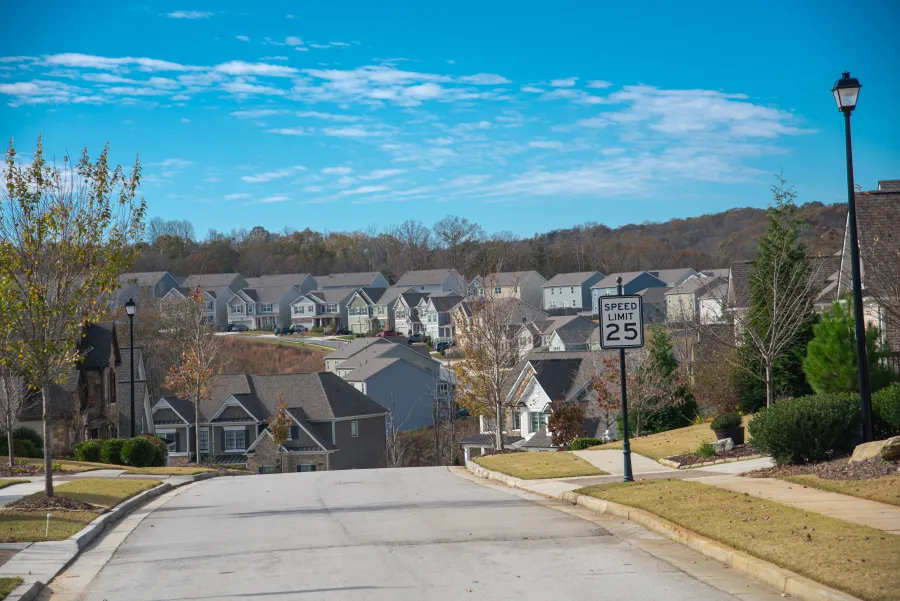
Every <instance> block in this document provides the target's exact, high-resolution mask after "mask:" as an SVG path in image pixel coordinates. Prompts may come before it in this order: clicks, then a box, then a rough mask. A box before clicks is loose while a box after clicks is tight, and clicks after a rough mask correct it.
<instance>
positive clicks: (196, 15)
mask: <svg viewBox="0 0 900 601" xmlns="http://www.w3.org/2000/svg"><path fill="white" fill-rule="evenodd" d="M166 16H167V17H169V18H170V19H208V18H210V17H211V16H213V13H209V12H203V11H199V10H176V11H173V12H170V13H166Z"/></svg>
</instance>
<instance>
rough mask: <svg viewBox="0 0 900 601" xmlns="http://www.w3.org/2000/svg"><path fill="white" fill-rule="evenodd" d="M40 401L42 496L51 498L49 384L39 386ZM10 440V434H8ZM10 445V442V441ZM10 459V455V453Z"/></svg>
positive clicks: (51, 457)
mask: <svg viewBox="0 0 900 601" xmlns="http://www.w3.org/2000/svg"><path fill="white" fill-rule="evenodd" d="M41 401H42V404H43V406H44V419H43V421H44V494H45V495H46V496H48V497H52V496H53V424H52V423H51V419H50V384H47V383H44V384H43V385H41ZM10 439H12V433H10ZM10 443H12V440H10ZM10 459H12V453H10Z"/></svg>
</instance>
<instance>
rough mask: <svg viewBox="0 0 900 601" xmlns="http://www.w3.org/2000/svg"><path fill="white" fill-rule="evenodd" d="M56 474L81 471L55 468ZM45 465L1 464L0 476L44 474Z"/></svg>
mask: <svg viewBox="0 0 900 601" xmlns="http://www.w3.org/2000/svg"><path fill="white" fill-rule="evenodd" d="M53 473H54V474H60V475H67V474H78V473H81V472H77V471H76V472H73V471H70V470H53ZM43 475H44V466H43V465H17V466H15V467H9V466H8V465H3V466H0V478H14V477H16V476H43Z"/></svg>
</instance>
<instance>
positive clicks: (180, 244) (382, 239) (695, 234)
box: [133, 202, 847, 282]
mask: <svg viewBox="0 0 900 601" xmlns="http://www.w3.org/2000/svg"><path fill="white" fill-rule="evenodd" d="M846 211H847V209H846V205H845V204H834V205H823V204H822V203H819V202H812V203H807V204H805V205H802V206H801V207H799V209H798V213H799V216H800V218H801V219H802V220H803V222H804V224H805V227H804V231H803V238H804V241H805V243H806V244H807V246H808V248H809V250H810V252H812V253H817V252H821V253H833V252H835V251H836V250H838V249H839V248H840V244H841V238H842V236H843V228H844V222H845V220H846ZM765 226H766V214H765V211H764V210H762V209H753V208H741V209H731V210H728V211H724V212H722V213H715V214H710V215H703V216H700V217H691V218H688V219H673V220H671V221H666V222H664V223H643V224H640V225H637V224H632V225H625V226H622V227H618V228H615V229H611V228H609V227H607V226H605V225H602V224H598V223H595V222H589V223H584V224H582V225H578V226H575V227H573V228H569V229H562V230H553V231H550V232H547V233H543V234H536V235H534V236H532V237H530V238H519V237H516V236H514V235H513V234H511V233H510V232H499V233H496V234H491V235H488V234H486V233H485V232H484V230H483V229H482V228H481V226H479V225H478V224H477V223H474V222H471V221H469V220H468V219H465V218H460V217H453V216H448V217H446V218H444V219H442V220H440V221H438V222H437V223H435V224H434V225H433V226H431V227H428V226H426V225H425V224H423V223H421V222H418V221H406V222H404V223H402V224H400V225H398V226H392V227H387V228H383V229H380V230H379V229H378V228H370V229H369V230H368V231H365V232H317V231H313V230H310V229H308V228H307V229H304V230H302V231H296V230H292V229H289V228H286V229H285V230H284V231H282V232H280V233H275V232H269V231H267V230H266V229H264V228H262V227H260V226H257V227H254V228H253V229H252V230H249V231H248V230H245V229H241V230H232V231H231V232H230V233H227V234H226V233H224V232H217V231H215V230H210V232H209V233H208V235H207V237H206V239H205V240H203V241H197V240H196V238H197V236H194V235H193V227H191V226H190V224H188V223H186V222H183V221H170V222H167V221H165V220H161V219H159V218H156V219H154V220H153V221H152V222H151V227H150V228H149V230H148V231H149V235H148V243H147V244H146V247H145V249H144V252H143V253H142V255H141V258H140V260H139V261H138V264H137V265H135V267H134V269H133V270H134V271H158V270H167V271H169V272H171V273H174V274H180V275H186V274H191V273H223V272H239V273H241V274H242V275H243V276H245V277H255V276H259V275H266V274H273V273H312V274H317V275H318V274H327V273H344V272H359V271H381V272H382V273H384V274H385V275H386V276H388V277H389V278H390V280H391V281H392V282H393V281H395V280H396V278H398V277H399V276H400V275H401V274H402V273H403V272H405V271H407V270H410V269H426V268H442V267H454V268H456V269H457V270H459V271H460V272H461V273H462V274H463V275H465V276H467V277H472V276H474V275H475V274H483V273H487V272H490V271H494V270H496V269H497V265H498V264H501V262H502V270H503V271H519V270H527V269H535V270H537V271H538V272H540V273H541V274H542V275H544V277H547V278H550V277H552V276H553V275H555V274H556V273H563V272H571V271H589V270H599V271H601V272H603V273H612V272H617V271H633V270H641V269H666V268H674V267H693V268H695V269H698V270H699V269H710V268H715V267H727V266H728V265H729V264H730V263H731V261H732V260H747V259H752V258H753V254H754V251H755V248H756V242H757V240H758V238H759V236H760V235H761V234H762V232H763V230H764V229H765Z"/></svg>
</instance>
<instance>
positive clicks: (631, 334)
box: [600, 296, 644, 349]
mask: <svg viewBox="0 0 900 601" xmlns="http://www.w3.org/2000/svg"><path fill="white" fill-rule="evenodd" d="M642 301H643V299H642V298H641V297H640V296H601V297H600V347H601V348H605V349H615V348H640V347H642V346H644V312H643V305H642Z"/></svg>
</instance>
